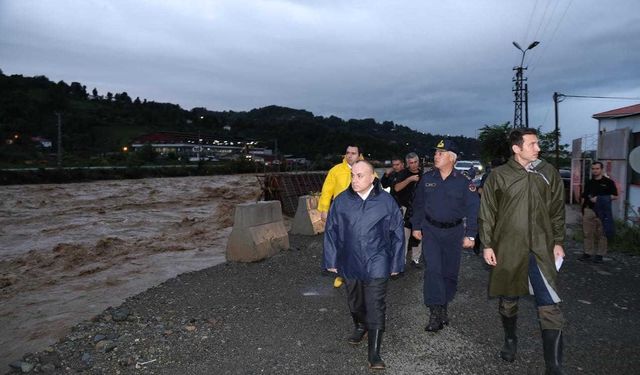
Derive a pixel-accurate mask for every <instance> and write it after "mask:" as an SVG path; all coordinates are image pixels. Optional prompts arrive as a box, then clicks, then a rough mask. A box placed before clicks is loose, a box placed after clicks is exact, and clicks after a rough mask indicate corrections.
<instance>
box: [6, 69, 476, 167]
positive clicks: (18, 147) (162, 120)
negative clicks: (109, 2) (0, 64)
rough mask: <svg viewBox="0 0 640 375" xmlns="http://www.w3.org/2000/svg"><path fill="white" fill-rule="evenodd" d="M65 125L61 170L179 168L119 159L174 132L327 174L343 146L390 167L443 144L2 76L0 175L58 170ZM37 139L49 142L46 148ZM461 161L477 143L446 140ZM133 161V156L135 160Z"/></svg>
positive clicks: (280, 112)
mask: <svg viewBox="0 0 640 375" xmlns="http://www.w3.org/2000/svg"><path fill="white" fill-rule="evenodd" d="M57 114H60V119H61V124H62V127H61V128H62V137H61V138H62V149H63V159H62V165H63V166H66V167H71V166H112V165H116V166H135V165H141V164H145V165H146V164H150V165H163V164H179V161H177V160H176V158H173V159H172V158H162V159H161V158H158V157H157V155H154V154H153V152H151V153H150V152H149V151H150V150H143V152H142V153H140V152H136V153H132V152H129V153H124V152H123V147H124V146H127V145H129V144H130V143H131V141H132V140H133V139H134V138H135V137H137V136H140V135H143V134H147V133H152V132H157V131H173V132H185V133H192V134H193V133H198V134H201V135H203V136H205V135H206V136H210V137H215V138H218V139H222V140H229V141H259V142H261V144H259V146H263V147H267V148H271V149H274V148H275V146H276V143H277V148H278V152H279V154H281V155H282V154H290V155H294V156H296V157H305V158H307V159H308V160H310V161H311V162H312V163H313V164H312V168H324V167H326V165H330V164H329V163H328V162H332V161H333V160H330V159H331V157H332V156H335V155H338V154H341V153H342V152H343V151H344V148H345V146H346V145H347V144H348V143H357V144H359V145H361V146H362V147H363V149H364V152H365V155H366V157H367V158H368V159H372V160H380V161H383V160H388V159H389V158H390V157H391V156H392V155H405V154H406V153H408V152H410V151H415V152H418V153H419V154H420V155H432V153H433V150H432V149H433V146H434V145H435V144H436V143H437V141H438V140H439V139H440V138H442V137H441V136H438V135H432V134H424V133H420V132H416V131H414V130H411V129H409V128H408V127H406V126H403V125H400V124H395V123H393V122H391V121H384V122H382V123H378V122H376V121H375V120H374V119H358V120H357V119H351V120H343V119H340V118H338V117H335V116H330V117H322V116H315V115H313V113H311V112H308V111H305V110H297V109H291V108H284V107H278V106H268V107H264V108H259V109H253V110H251V111H248V112H233V111H223V112H217V111H210V110H208V109H206V108H193V109H191V110H185V109H182V108H180V106H178V105H175V104H170V103H156V102H153V101H147V100H146V99H143V100H141V99H140V98H135V99H133V100H132V98H131V97H130V96H129V94H128V93H126V92H122V93H115V94H114V93H110V92H109V93H106V94H105V93H98V91H97V90H96V89H95V88H94V89H93V90H91V94H89V93H88V92H87V88H86V86H83V85H82V84H80V83H78V82H72V83H71V84H67V83H65V82H64V81H60V82H58V83H54V82H52V81H50V80H49V79H48V78H47V77H44V76H36V77H23V76H22V75H11V76H7V75H4V74H2V71H1V70H0V141H1V143H0V168H8V167H36V168H38V167H52V166H56V165H57V154H56V151H57V140H58V136H57V134H58V130H57V129H58V126H57V124H58V117H57ZM37 137H40V138H44V139H47V140H49V141H51V143H52V144H51V145H50V146H48V147H47V146H43V145H42V144H41V143H39V142H38V141H37V140H35V139H38V138H37ZM451 138H453V139H454V140H455V141H456V142H457V143H458V145H459V147H460V149H461V151H462V152H463V154H464V155H463V157H464V158H477V155H478V154H479V149H478V142H477V140H475V139H472V138H466V137H462V136H456V137H451ZM134 154H138V155H134Z"/></svg>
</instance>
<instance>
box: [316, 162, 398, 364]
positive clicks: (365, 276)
mask: <svg viewBox="0 0 640 375" xmlns="http://www.w3.org/2000/svg"><path fill="white" fill-rule="evenodd" d="M403 242H404V232H403V223H402V214H401V213H400V207H398V204H397V203H396V201H395V200H394V199H393V197H391V195H390V194H389V193H387V192H386V191H384V190H382V188H381V187H380V184H379V183H378V181H377V180H376V178H375V174H374V170H373V167H372V166H371V164H369V162H366V161H364V160H361V161H358V162H356V163H355V164H354V165H353V167H352V169H351V185H350V187H349V188H347V190H345V191H344V192H342V193H340V195H338V196H337V197H336V199H335V201H334V204H332V205H331V208H330V209H329V215H328V217H327V224H326V225H325V234H324V255H323V265H322V266H323V268H325V269H327V270H328V271H329V272H334V273H337V274H339V275H341V276H342V277H343V278H344V279H345V283H346V289H347V303H348V305H349V310H350V311H351V316H352V317H353V322H354V323H355V331H354V332H353V334H352V335H351V336H350V337H349V338H348V339H347V341H348V342H349V343H350V344H359V343H360V342H361V341H362V340H363V338H364V336H365V335H366V334H367V333H368V335H369V338H368V341H369V350H368V359H369V368H372V369H384V368H385V364H384V362H383V361H382V358H380V345H381V344H382V332H383V331H384V328H385V311H386V305H385V298H386V294H387V283H388V281H389V277H390V276H394V275H397V274H398V273H400V272H402V271H404V262H405V260H404V251H403V248H402V244H403Z"/></svg>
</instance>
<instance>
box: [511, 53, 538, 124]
mask: <svg viewBox="0 0 640 375" xmlns="http://www.w3.org/2000/svg"><path fill="white" fill-rule="evenodd" d="M538 44H540V42H538V41H534V42H533V43H531V44H529V47H527V48H526V49H522V47H520V45H519V44H518V43H517V42H513V45H514V46H515V47H516V48H517V49H518V50H520V52H522V59H521V60H520V65H519V66H516V67H515V68H513V70H515V71H516V77H515V78H514V81H515V87H514V89H513V91H514V94H515V99H514V101H513V102H514V104H515V110H514V113H513V127H514V128H517V127H523V124H522V104H523V103H524V108H525V124H524V126H526V127H529V90H528V86H527V85H526V84H524V85H523V82H524V81H526V78H523V71H524V70H526V69H527V68H524V67H523V66H522V65H523V64H524V57H525V55H526V54H527V51H528V50H530V49H533V48H535V47H536V46H537V45H538ZM523 94H524V95H523Z"/></svg>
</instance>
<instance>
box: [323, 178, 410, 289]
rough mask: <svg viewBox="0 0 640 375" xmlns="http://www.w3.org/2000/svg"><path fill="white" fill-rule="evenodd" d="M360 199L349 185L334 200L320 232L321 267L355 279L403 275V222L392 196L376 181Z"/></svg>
mask: <svg viewBox="0 0 640 375" xmlns="http://www.w3.org/2000/svg"><path fill="white" fill-rule="evenodd" d="M373 186H374V187H373V190H371V193H370V194H369V196H368V197H367V199H366V200H363V199H362V198H361V197H360V196H359V195H358V194H357V193H356V192H355V191H353V189H352V188H351V185H349V187H348V188H347V190H345V191H343V192H342V193H340V194H339V195H338V196H337V197H336V199H335V200H334V202H333V204H332V205H331V208H330V209H329V215H328V217H327V223H326V225H325V232H324V254H323V262H322V266H323V268H325V269H328V268H336V269H337V270H338V274H339V275H341V276H343V277H345V278H347V279H355V280H371V279H377V278H388V277H389V276H390V275H391V273H395V272H403V271H404V263H405V254H404V249H403V246H402V245H403V243H404V228H403V219H402V214H401V212H400V208H399V207H398V204H397V203H396V201H395V200H394V199H393V197H392V196H391V195H390V194H389V193H387V192H386V191H384V190H382V188H381V187H380V184H379V183H378V180H377V179H376V180H375V181H374V184H373Z"/></svg>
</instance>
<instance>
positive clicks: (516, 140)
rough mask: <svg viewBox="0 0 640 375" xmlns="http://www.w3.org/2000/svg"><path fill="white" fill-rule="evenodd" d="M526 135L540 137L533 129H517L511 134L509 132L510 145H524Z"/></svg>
mask: <svg viewBox="0 0 640 375" xmlns="http://www.w3.org/2000/svg"><path fill="white" fill-rule="evenodd" d="M525 135H535V136H536V137H537V136H538V131H537V130H536V129H533V128H515V129H513V130H512V131H511V132H509V143H510V144H511V146H516V145H517V146H520V147H522V144H523V143H524V136H525Z"/></svg>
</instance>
